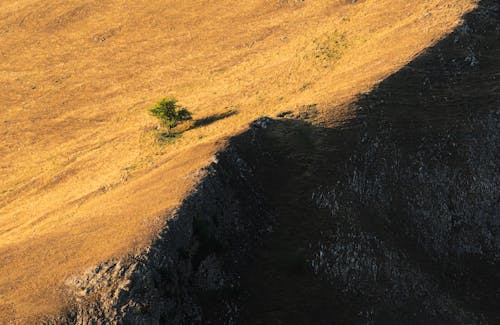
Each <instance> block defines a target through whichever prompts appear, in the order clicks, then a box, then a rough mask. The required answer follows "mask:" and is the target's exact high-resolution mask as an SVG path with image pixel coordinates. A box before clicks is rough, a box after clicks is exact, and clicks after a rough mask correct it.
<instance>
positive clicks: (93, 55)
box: [0, 0, 476, 324]
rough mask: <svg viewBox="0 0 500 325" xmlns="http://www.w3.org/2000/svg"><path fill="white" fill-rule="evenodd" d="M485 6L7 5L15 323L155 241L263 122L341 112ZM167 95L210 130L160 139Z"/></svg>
mask: <svg viewBox="0 0 500 325" xmlns="http://www.w3.org/2000/svg"><path fill="white" fill-rule="evenodd" d="M475 5H476V4H475V2H474V1H471V0H453V1H452V0H422V1H407V0H392V1H389V0H378V1H375V0H360V1H357V2H356V3H352V1H347V0H336V1H331V0H315V1H312V0H305V1H292V0H288V1H287V0H272V1H269V0H248V1H234V0H218V1H210V0H166V1H145V0H138V1H132V0H79V1H62V0H4V1H1V2H0V158H1V159H0V323H2V324H3V323H8V322H14V321H15V322H19V323H32V322H33V320H34V319H37V318H39V317H40V316H41V315H48V314H57V313H58V312H60V311H61V310H62V309H64V308H65V303H64V295H63V292H64V290H63V288H64V281H65V279H66V278H67V277H69V276H71V275H73V274H78V273H80V272H82V270H84V269H86V268H88V267H91V266H93V265H96V264H98V263H100V262H102V261H105V260H107V259H109V258H112V257H117V256H123V255H125V254H130V253H134V252H137V251H138V250H140V249H142V248H144V247H145V246H147V245H148V243H149V242H150V241H151V239H152V238H154V236H155V234H156V233H157V231H158V229H159V228H160V227H161V225H163V224H164V222H165V219H166V218H168V216H169V211H171V210H172V209H173V208H174V207H175V206H176V205H178V204H179V202H180V201H181V200H182V198H183V197H184V196H185V195H186V193H188V192H189V190H190V189H191V188H192V187H193V185H194V184H195V183H196V182H197V180H198V179H199V178H200V177H201V176H202V175H201V173H200V172H199V170H200V168H202V167H203V166H205V165H207V164H208V163H209V162H210V160H211V159H212V157H213V154H214V153H215V152H216V151H217V150H219V149H220V148H221V147H222V146H224V143H225V139H227V137H229V136H231V135H234V134H237V133H238V132H241V131H242V130H244V129H245V128H246V127H247V126H248V123H249V122H250V121H252V120H253V119H255V118H257V117H259V116H264V115H268V116H275V115H276V114H278V113H279V112H282V111H288V110H298V108H299V107H301V106H304V105H312V104H317V108H318V110H319V112H320V115H319V117H318V122H320V121H327V120H330V119H335V116H336V115H337V114H340V111H341V109H340V107H346V104H348V103H349V102H350V101H352V100H353V99H354V98H355V96H356V95H357V94H359V93H363V92H367V91H369V90H370V89H371V88H372V87H373V86H374V85H376V84H377V83H378V82H380V81H381V80H383V79H384V78H385V77H387V76H388V75H390V74H391V73H394V72H395V71H397V70H398V69H399V68H401V67H402V66H403V65H405V64H406V63H407V62H408V61H409V60H411V59H412V58H413V57H415V56H416V55H417V54H419V53H421V52H422V51H425V48H427V47H428V46H430V45H432V44H434V43H435V42H436V41H438V40H439V39H441V38H442V37H444V36H445V35H447V33H449V32H450V31H451V30H452V29H453V28H455V27H456V26H457V25H458V24H459V23H460V19H461V17H462V15H463V14H464V13H466V12H468V11H470V10H471V9H473V8H474V7H475ZM165 96H174V97H176V98H177V99H178V100H179V101H180V104H182V105H183V106H185V107H187V108H188V109H189V110H190V111H192V112H193V114H194V119H195V122H194V125H195V126H196V127H194V128H193V129H191V130H189V131H187V132H185V133H184V134H183V136H182V137H181V138H179V139H177V140H176V141H175V142H174V143H171V144H165V145H159V144H158V143H156V142H155V136H154V133H155V131H154V128H155V126H156V124H157V122H156V121H155V120H154V118H153V117H151V116H150V115H149V114H148V108H150V107H151V106H152V105H153V104H154V103H155V102H156V101H157V100H159V99H160V98H162V97H165ZM197 121H198V123H197Z"/></svg>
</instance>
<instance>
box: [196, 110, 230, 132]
mask: <svg viewBox="0 0 500 325" xmlns="http://www.w3.org/2000/svg"><path fill="white" fill-rule="evenodd" d="M236 114H238V111H237V110H229V111H227V112H224V113H217V114H212V115H209V116H207V117H204V118H202V119H199V120H195V121H194V123H193V125H192V126H191V129H196V128H199V127H202V126H207V125H210V124H212V123H215V122H217V121H220V120H223V119H225V118H228V117H231V116H234V115H236Z"/></svg>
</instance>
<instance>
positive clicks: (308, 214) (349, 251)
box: [233, 0, 500, 324]
mask: <svg viewBox="0 0 500 325" xmlns="http://www.w3.org/2000/svg"><path fill="white" fill-rule="evenodd" d="M499 40H500V4H498V3H497V2H496V1H493V0H483V1H480V3H479V5H478V8H477V9H476V10H474V11H473V12H471V13H469V14H467V15H466V16H465V17H464V23H463V24H462V25H460V26H459V27H458V28H457V29H456V30H455V31H454V32H453V33H451V34H450V35H448V36H447V37H445V38H444V39H443V40H441V41H440V42H438V43H437V44H436V45H435V46H433V47H431V48H429V49H427V50H426V51H425V52H424V53H423V54H421V55H420V56H418V57H417V58H415V59H414V60H413V61H411V62H410V63H409V64H407V65H406V66H405V67H403V68H402V69H401V70H400V71H398V72H397V73H395V74H393V75H391V76H390V77H388V78H387V79H385V80H384V81H383V82H381V83H380V84H379V85H378V86H377V87H376V88H374V89H373V90H372V91H371V92H370V93H368V94H365V95H363V96H360V98H359V99H358V100H357V101H356V102H355V103H353V104H352V110H353V118H351V119H350V120H349V121H347V122H345V123H344V124H343V125H342V126H341V127H336V128H326V127H318V126H313V125H309V124H307V123H304V122H301V121H297V120H291V119H279V120H275V121H272V122H268V124H269V126H268V128H267V129H264V130H263V131H262V133H263V135H262V139H261V142H257V143H261V145H259V147H258V149H246V148H245V146H246V144H245V141H243V144H241V145H240V149H239V150H241V151H242V152H243V154H242V155H243V156H244V159H245V160H246V161H250V162H251V165H254V167H255V170H256V173H257V175H258V177H259V179H260V180H261V182H262V183H263V184H264V185H263V188H264V192H265V197H266V198H268V199H269V200H270V205H271V206H272V207H273V208H275V209H276V210H277V211H278V212H277V213H278V225H277V227H276V230H275V233H274V234H273V235H272V238H270V239H269V242H268V243H267V244H265V248H264V249H263V250H261V251H260V252H259V253H258V254H257V258H256V259H255V260H254V261H253V262H252V263H253V265H252V266H250V267H249V269H248V271H246V272H245V273H244V274H243V276H242V284H243V287H244V289H245V290H247V291H248V292H249V294H248V296H249V298H247V299H246V300H244V302H243V303H242V306H244V307H245V308H244V309H243V311H242V313H241V318H240V319H241V322H240V323H241V324H252V323H278V322H284V323H287V324H303V323H304V322H305V323H307V322H308V321H309V322H311V319H314V323H316V324H331V322H332V319H335V320H337V321H338V322H339V323H366V322H375V323H378V324H400V323H412V324H414V323H417V324H424V323H463V322H485V323H495V322H497V321H499V320H500V314H499V312H498V310H497V306H496V305H497V302H498V301H500V289H499V288H500V274H499V273H498V270H499V269H500V261H499V256H500V223H499V219H498V211H499V206H498V202H499V201H498V188H500V179H499V177H500V173H499V168H500V166H499V158H500V157H499V156H498V143H500V141H499V140H500V139H499V133H500V132H499V124H498V116H499V114H500V111H499V109H500V82H499V79H498V78H500V41H499ZM283 117H285V115H284V116H283ZM243 138H244V135H243ZM240 142H241V140H236V139H235V140H234V141H233V145H234V144H235V143H240ZM259 155H261V156H265V157H266V158H265V159H263V158H256V157H258V156H259ZM311 195H312V196H313V201H314V199H315V198H316V201H315V202H311ZM325 211H326V212H327V213H329V214H330V218H331V219H329V220H326V221H325V218H324V216H323V214H324V213H325ZM366 238H370V241H371V242H370V244H368V243H367V242H366V241H367V239H366ZM318 242H322V246H321V249H322V252H323V253H322V254H325V255H322V259H323V262H324V265H323V266H318V268H319V269H320V271H319V274H320V277H323V278H325V277H326V278H328V279H330V285H331V286H327V285H325V284H324V283H323V282H322V281H321V280H320V279H317V280H316V281H314V280H311V277H310V276H307V275H306V276H303V277H302V278H300V277H299V278H297V277H296V276H290V275H287V274H286V272H283V271H280V269H283V267H282V265H281V264H280V263H281V262H280V260H281V257H282V256H286V255H287V252H294V251H303V250H304V249H307V247H310V246H311V245H315V244H317V243H318ZM283 243H286V245H285V246H284V245H283ZM328 247H330V248H331V250H332V251H335V252H337V251H342V253H331V254H332V255H331V256H330V260H328V257H325V256H326V255H327V254H328V253H327V252H328ZM353 247H364V248H363V249H361V250H358V251H357V250H356V249H355V248H353ZM375 248H376V249H375ZM318 249H319V248H318ZM371 250H375V251H376V253H373V256H370V251H371ZM310 254H311V255H310V256H309V260H313V261H314V258H315V257H314V256H315V255H314V254H315V253H314V252H313V251H311V252H310ZM325 261H326V262H325ZM318 263H319V262H318ZM388 265H391V266H388ZM372 269H377V270H379V271H378V273H374V272H373V270H372ZM325 290H326V291H325ZM328 291H335V292H336V293H333V292H328ZM339 293H341V294H339ZM289 296H293V297H297V296H299V297H302V298H289ZM325 301H328V303H325ZM266 310H272V311H273V313H270V312H266ZM335 315H336V316H335ZM360 315H361V316H360ZM311 317H313V318H311Z"/></svg>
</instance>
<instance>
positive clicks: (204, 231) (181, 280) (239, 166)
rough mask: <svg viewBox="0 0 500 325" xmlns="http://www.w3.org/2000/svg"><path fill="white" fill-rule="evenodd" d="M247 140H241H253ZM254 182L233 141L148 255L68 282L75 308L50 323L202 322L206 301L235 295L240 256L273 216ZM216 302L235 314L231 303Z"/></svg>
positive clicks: (108, 265)
mask: <svg viewBox="0 0 500 325" xmlns="http://www.w3.org/2000/svg"><path fill="white" fill-rule="evenodd" d="M252 134H253V133H252V132H248V133H247V134H246V135H245V136H244V138H245V139H244V141H245V142H251V141H252V139H251V138H252ZM254 182H255V177H254V175H253V171H252V169H251V167H250V166H248V165H247V164H246V162H245V161H243V160H242V159H241V158H240V157H239V153H238V145H237V144H236V143H235V142H234V141H233V143H232V144H231V145H230V146H229V147H228V148H227V149H226V150H224V151H223V152H220V153H219V154H218V155H217V157H216V159H215V161H214V162H213V163H212V164H211V165H210V166H209V167H207V168H206V170H205V176H204V178H203V180H202V181H201V182H200V184H199V185H198V186H197V188H196V189H195V190H194V191H193V193H192V194H191V195H189V197H187V198H186V199H185V201H184V202H183V203H182V205H181V206H180V208H179V209H178V210H177V211H175V212H174V217H173V218H172V219H171V220H170V221H169V222H168V223H167V224H166V225H165V229H164V230H163V232H162V233H161V234H160V236H159V238H157V239H156V240H155V241H154V243H153V244H152V245H151V246H150V247H149V248H148V249H147V251H145V252H144V253H143V254H141V255H139V256H132V257H129V258H127V259H124V260H112V261H109V262H107V263H104V264H103V265H99V266H98V267H97V268H95V269H92V270H89V271H88V272H86V274H84V275H83V276H81V277H78V278H75V279H71V280H70V281H69V283H68V285H69V287H70V288H71V289H72V291H74V292H75V301H74V308H73V310H72V311H71V312H70V313H68V315H66V316H65V317H62V318H61V319H57V320H52V321H49V322H48V323H62V324H165V323H169V324H191V323H193V322H199V321H200V320H201V319H202V307H204V306H205V305H208V304H207V301H208V302H209V303H214V302H213V301H211V300H210V299H211V298H215V297H217V296H218V295H220V294H219V293H220V292H231V291H232V290H236V289H237V286H238V279H237V277H236V276H237V274H238V271H239V269H240V268H241V267H242V266H243V261H244V257H246V256H248V255H249V254H250V252H251V251H252V249H253V248H254V246H255V245H256V243H259V241H260V238H261V237H262V236H263V235H264V234H265V233H266V232H268V229H269V225H270V222H271V220H272V218H271V215H270V214H268V213H267V212H266V209H265V208H264V201H263V198H262V197H261V196H260V192H259V191H258V190H257V189H258V184H256V183H254ZM240 264H241V265H240ZM215 303H218V304H221V305H222V307H223V308H222V309H221V310H223V311H224V312H227V314H228V315H233V314H235V311H233V308H236V306H235V305H234V303H233V302H232V301H225V300H224V299H223V298H220V299H218V300H217V301H216V302H215ZM228 317H229V316H228Z"/></svg>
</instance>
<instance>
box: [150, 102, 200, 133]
mask: <svg viewBox="0 0 500 325" xmlns="http://www.w3.org/2000/svg"><path fill="white" fill-rule="evenodd" d="M149 112H150V113H151V115H153V116H155V117H156V118H158V120H160V123H161V124H162V125H163V126H165V127H167V128H168V129H169V130H170V129H172V128H174V127H176V126H177V125H178V124H179V123H181V122H184V121H189V120H191V119H192V116H191V112H190V111H188V110H187V109H186V108H184V107H181V106H179V105H178V104H177V100H176V99H175V98H163V99H162V100H160V101H159V102H158V103H156V105H155V106H154V107H152V108H151V109H150V110H149Z"/></svg>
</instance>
